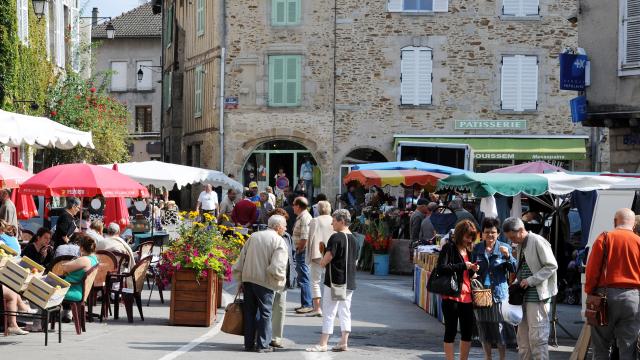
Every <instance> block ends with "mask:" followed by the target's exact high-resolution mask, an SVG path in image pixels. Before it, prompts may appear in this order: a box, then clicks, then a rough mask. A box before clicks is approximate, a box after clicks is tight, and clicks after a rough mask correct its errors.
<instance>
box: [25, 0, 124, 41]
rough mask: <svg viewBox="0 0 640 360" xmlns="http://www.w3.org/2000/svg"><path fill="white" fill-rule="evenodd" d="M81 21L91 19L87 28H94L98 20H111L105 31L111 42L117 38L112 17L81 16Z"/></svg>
mask: <svg viewBox="0 0 640 360" xmlns="http://www.w3.org/2000/svg"><path fill="white" fill-rule="evenodd" d="M34 1H35V0H34ZM46 1H48V0H46ZM80 19H91V24H89V25H87V26H92V27H93V26H97V25H98V20H104V19H109V21H108V22H107V23H106V24H107V26H106V27H105V30H106V31H107V39H109V40H111V39H113V38H114V37H116V28H115V26H113V23H112V22H111V21H112V19H111V16H100V17H93V16H81V17H80Z"/></svg>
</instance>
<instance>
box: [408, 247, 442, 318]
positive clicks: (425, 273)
mask: <svg viewBox="0 0 640 360" xmlns="http://www.w3.org/2000/svg"><path fill="white" fill-rule="evenodd" d="M437 250H438V247H437V246H435V245H425V246H419V247H417V248H416V249H415V250H414V254H413V261H414V272H413V291H414V303H415V304H416V305H418V307H420V308H421V309H423V310H424V311H426V312H427V313H428V314H429V315H431V316H433V317H435V318H437V319H438V321H440V322H443V321H444V320H443V318H442V297H441V296H440V295H439V294H432V293H430V292H429V291H428V290H427V281H428V280H429V276H430V275H431V272H432V271H433V270H434V269H435V268H436V265H437V263H438V253H437V252H435V251H437Z"/></svg>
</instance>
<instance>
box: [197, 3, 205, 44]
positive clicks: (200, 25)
mask: <svg viewBox="0 0 640 360" xmlns="http://www.w3.org/2000/svg"><path fill="white" fill-rule="evenodd" d="M204 14H205V13H204V0H198V3H197V5H196V23H197V29H198V36H202V35H204Z"/></svg>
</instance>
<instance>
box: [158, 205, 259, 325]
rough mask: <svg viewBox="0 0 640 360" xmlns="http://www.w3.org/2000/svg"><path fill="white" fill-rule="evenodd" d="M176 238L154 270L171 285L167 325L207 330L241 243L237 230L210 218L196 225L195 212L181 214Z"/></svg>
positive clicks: (243, 240)
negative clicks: (197, 327) (180, 223)
mask: <svg viewBox="0 0 640 360" xmlns="http://www.w3.org/2000/svg"><path fill="white" fill-rule="evenodd" d="M180 215H181V217H182V218H183V221H182V225H180V227H179V229H178V237H177V239H175V240H174V241H173V242H171V243H170V244H169V245H168V246H167V247H166V249H165V250H164V251H163V252H162V255H161V259H160V263H159V265H158V270H159V273H160V278H161V279H162V282H163V285H164V286H165V287H166V286H167V285H168V284H169V283H170V284H171V303H170V307H169V324H170V325H185V326H206V327H209V326H211V325H212V324H213V323H214V321H215V319H216V313H217V308H218V307H220V305H221V295H222V283H223V281H225V280H226V281H230V280H231V265H232V264H233V263H234V262H235V261H236V259H237V257H238V256H239V254H240V251H241V250H242V246H243V245H244V242H245V239H246V237H245V235H243V234H242V233H241V232H240V230H241V229H238V228H234V227H226V226H224V225H218V224H216V222H215V219H214V218H213V216H211V215H210V214H204V215H203V219H202V221H196V219H198V218H199V214H198V213H197V212H195V211H192V212H189V213H185V212H183V213H181V214H180Z"/></svg>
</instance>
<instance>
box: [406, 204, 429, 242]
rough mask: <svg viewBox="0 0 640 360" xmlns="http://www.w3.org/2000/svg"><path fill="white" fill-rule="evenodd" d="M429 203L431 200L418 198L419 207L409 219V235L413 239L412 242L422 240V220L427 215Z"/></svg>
mask: <svg viewBox="0 0 640 360" xmlns="http://www.w3.org/2000/svg"><path fill="white" fill-rule="evenodd" d="M428 204H429V200H427V199H418V207H417V208H416V211H414V212H413V214H411V218H410V219H409V236H410V239H411V243H412V244H414V243H416V242H418V241H419V240H420V227H421V225H422V220H424V219H425V217H427V213H428V211H429V210H427V205H428Z"/></svg>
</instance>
